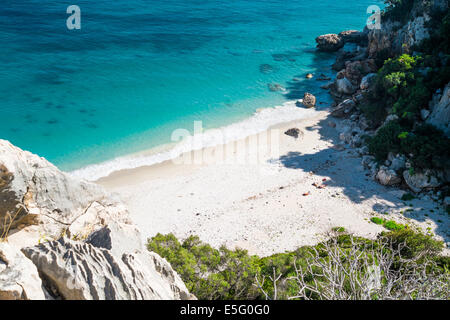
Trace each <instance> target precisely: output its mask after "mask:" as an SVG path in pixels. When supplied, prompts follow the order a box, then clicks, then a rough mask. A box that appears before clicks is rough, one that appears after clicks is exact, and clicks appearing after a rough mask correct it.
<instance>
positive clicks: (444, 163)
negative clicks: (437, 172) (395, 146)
mask: <svg viewBox="0 0 450 320" xmlns="http://www.w3.org/2000/svg"><path fill="white" fill-rule="evenodd" d="M449 145H450V139H449V138H447V137H446V136H445V135H444V133H443V132H442V131H441V130H439V129H437V128H435V127H434V126H432V125H430V124H422V125H420V126H418V127H417V128H416V129H414V131H413V132H412V133H410V134H408V135H407V136H406V137H405V138H404V139H400V148H399V149H400V152H401V153H403V154H406V155H412V156H411V157H410V160H411V162H412V165H413V166H414V168H420V169H425V168H437V169H446V168H448V167H449V165H450V148H449V147H448V146H449Z"/></svg>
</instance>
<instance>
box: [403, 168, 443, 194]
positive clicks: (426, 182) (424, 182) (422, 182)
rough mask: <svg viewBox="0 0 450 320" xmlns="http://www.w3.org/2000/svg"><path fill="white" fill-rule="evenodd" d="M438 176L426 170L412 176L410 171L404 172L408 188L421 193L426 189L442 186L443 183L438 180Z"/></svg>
mask: <svg viewBox="0 0 450 320" xmlns="http://www.w3.org/2000/svg"><path fill="white" fill-rule="evenodd" d="M437 176H438V174H437V173H435V172H433V171H431V170H425V171H424V172H418V173H414V174H412V175H411V174H410V172H409V170H405V171H403V178H404V179H405V182H406V184H407V185H408V187H409V188H410V189H411V190H412V191H414V192H416V193H419V192H421V191H422V190H424V189H435V188H438V187H440V186H441V184H442V183H441V182H440V181H439V179H438V178H437Z"/></svg>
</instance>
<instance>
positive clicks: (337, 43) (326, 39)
mask: <svg viewBox="0 0 450 320" xmlns="http://www.w3.org/2000/svg"><path fill="white" fill-rule="evenodd" d="M316 42H317V49H318V50H320V51H325V52H335V51H338V50H339V49H340V48H342V47H343V46H344V40H343V39H342V38H341V37H340V36H339V35H337V34H333V33H330V34H324V35H321V36H319V37H317V38H316Z"/></svg>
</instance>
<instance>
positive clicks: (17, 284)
mask: <svg viewBox="0 0 450 320" xmlns="http://www.w3.org/2000/svg"><path fill="white" fill-rule="evenodd" d="M43 299H45V294H44V289H43V287H42V281H41V279H40V278H39V274H38V271H37V269H36V266H35V265H34V264H33V263H32V262H31V261H30V260H29V259H27V258H26V257H25V256H24V255H23V253H22V252H20V250H19V249H17V248H15V247H13V246H11V245H9V244H8V243H5V242H0V300H43Z"/></svg>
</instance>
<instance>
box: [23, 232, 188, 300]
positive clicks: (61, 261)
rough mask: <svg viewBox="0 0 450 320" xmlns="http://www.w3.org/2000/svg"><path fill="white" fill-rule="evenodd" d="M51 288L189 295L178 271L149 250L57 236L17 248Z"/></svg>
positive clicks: (82, 296) (73, 296) (91, 293)
mask: <svg viewBox="0 0 450 320" xmlns="http://www.w3.org/2000/svg"><path fill="white" fill-rule="evenodd" d="M22 251H23V252H24V254H25V255H26V256H27V257H28V258H29V259H31V260H32V261H33V263H34V264H35V265H36V267H37V268H38V270H39V272H40V273H41V274H42V275H43V276H44V277H45V283H44V284H45V285H46V287H47V288H51V289H52V294H54V295H56V296H60V297H61V298H63V299H68V300H158V299H190V298H192V297H191V295H190V294H189V292H188V290H187V289H186V287H185V286H184V284H183V282H182V281H181V280H180V279H179V277H178V275H177V274H176V273H175V272H174V271H173V270H172V268H171V267H170V265H169V264H168V263H167V262H166V261H165V260H164V259H162V258H161V257H159V256H158V255H157V254H155V253H151V252H147V251H144V252H141V253H140V252H134V253H123V254H122V255H116V254H114V253H113V251H111V250H107V249H105V248H97V247H94V246H93V245H92V244H90V243H84V242H78V241H73V240H68V239H66V238H61V239H59V240H58V241H50V242H46V243H43V244H40V245H38V246H35V247H28V248H24V249H22Z"/></svg>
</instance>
